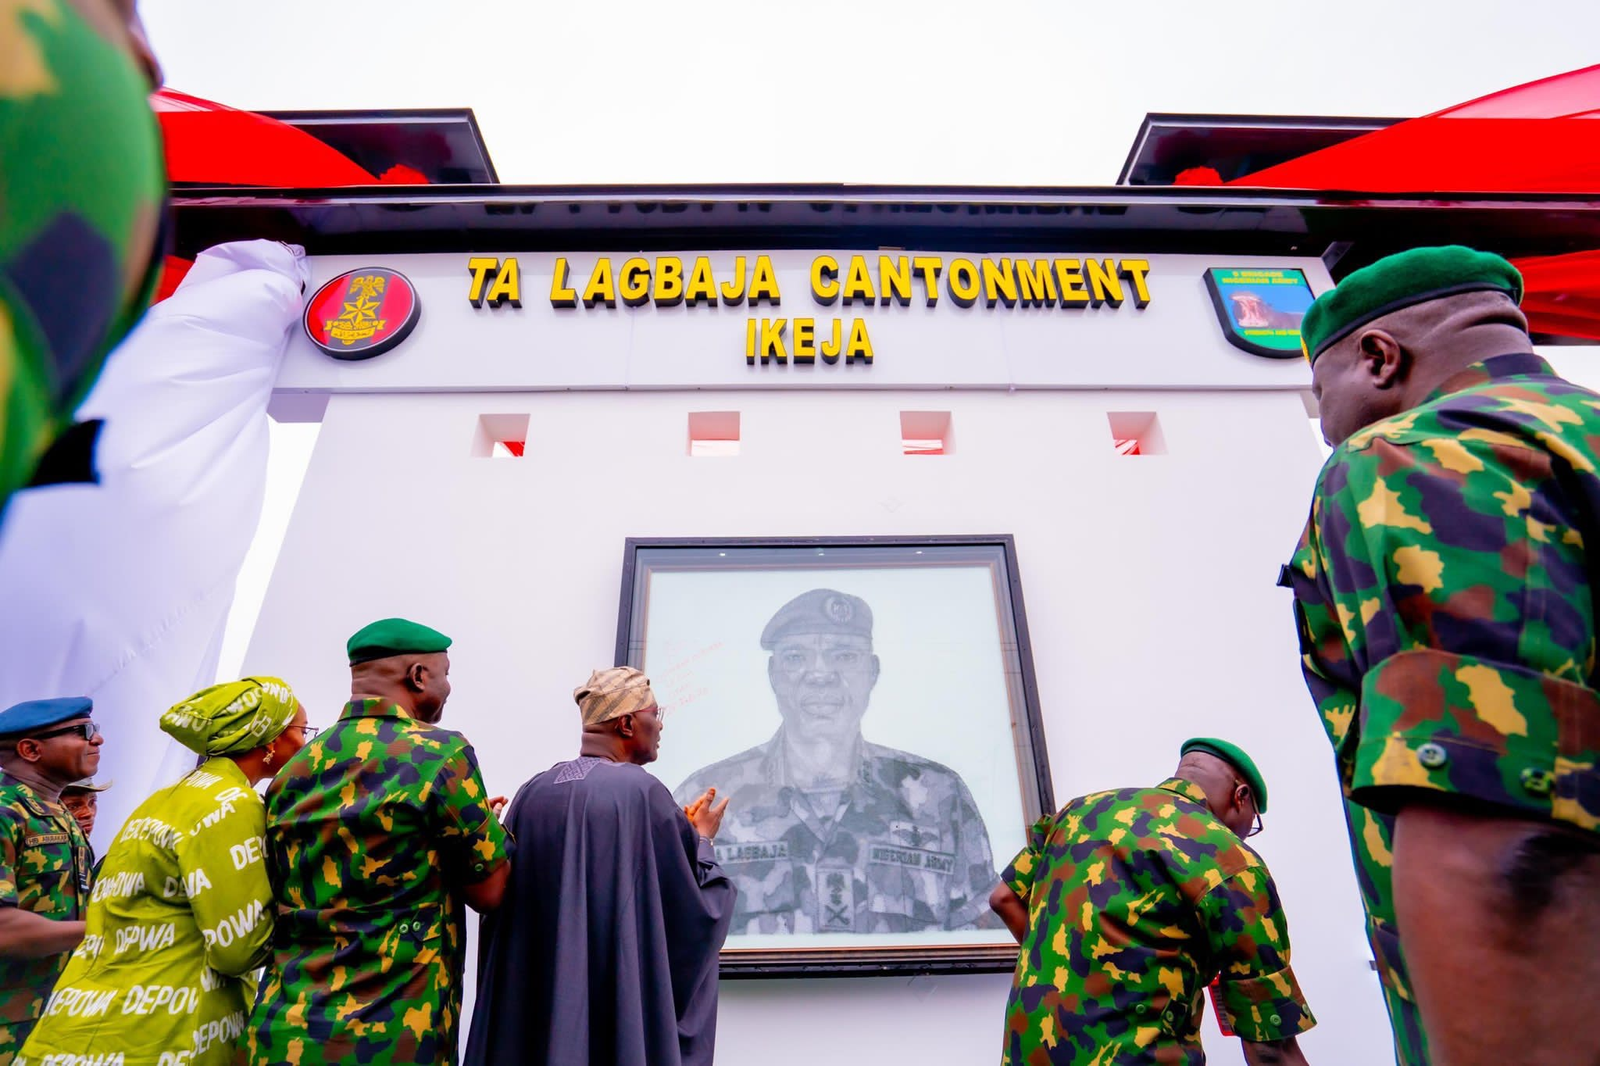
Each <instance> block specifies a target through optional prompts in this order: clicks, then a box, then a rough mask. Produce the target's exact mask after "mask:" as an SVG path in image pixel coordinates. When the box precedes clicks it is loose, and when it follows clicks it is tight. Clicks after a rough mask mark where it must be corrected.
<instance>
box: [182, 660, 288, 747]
mask: <svg viewBox="0 0 1600 1066" xmlns="http://www.w3.org/2000/svg"><path fill="white" fill-rule="evenodd" d="M299 706H300V703H299V701H298V700H296V699H295V697H294V692H293V691H292V690H291V689H290V688H289V686H288V684H287V683H286V682H284V681H283V680H281V679H279V678H276V677H247V678H245V679H243V680H242V681H230V682H228V683H227V684H225V685H212V686H211V687H210V688H203V689H201V690H200V691H199V692H196V693H195V694H194V695H193V696H190V697H189V698H188V699H186V700H184V701H183V702H182V703H179V704H177V705H176V706H174V707H172V708H171V709H170V710H168V711H167V713H165V714H163V715H162V716H161V731H162V732H164V733H166V734H167V735H168V736H171V737H172V738H173V739H175V740H176V741H177V742H178V743H179V744H182V745H183V746H184V747H186V748H188V749H189V750H190V751H193V752H197V753H199V754H201V755H234V754H238V753H240V752H245V751H249V750H250V749H251V748H259V747H261V746H262V745H263V744H270V743H272V742H273V741H274V740H276V739H277V738H278V735H279V734H280V733H282V732H283V731H284V730H285V729H287V728H289V722H290V720H291V719H293V718H294V715H295V710H296V708H298V707H299Z"/></svg>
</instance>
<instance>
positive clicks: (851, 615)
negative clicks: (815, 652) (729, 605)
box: [761, 589, 872, 651]
mask: <svg viewBox="0 0 1600 1066" xmlns="http://www.w3.org/2000/svg"><path fill="white" fill-rule="evenodd" d="M810 633H849V634H853V635H855V636H858V637H866V638H867V639H868V640H871V639H872V608H871V607H868V606H867V601H866V600H864V599H862V598H861V597H860V596H852V595H850V594H849V593H846V592H836V591H834V590H833V589H812V590H811V591H810V592H802V593H801V594H800V595H798V596H796V597H795V598H794V599H792V600H790V601H789V602H788V603H786V604H784V605H783V606H782V607H779V608H778V613H777V614H775V615H773V616H772V621H770V622H768V623H767V627H766V628H765V629H763V630H762V631H761V646H762V647H763V648H765V649H766V650H767V651H771V650H772V649H773V648H774V647H776V646H777V644H778V641H780V640H783V639H784V638H785V637H792V636H797V635H799V634H810Z"/></svg>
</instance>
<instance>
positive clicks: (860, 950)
mask: <svg viewBox="0 0 1600 1066" xmlns="http://www.w3.org/2000/svg"><path fill="white" fill-rule="evenodd" d="M924 553H928V554H924ZM952 565H959V566H974V565H983V566H987V567H988V568H989V569H990V573H991V575H992V576H991V582H992V586H993V590H994V601H995V606H996V625H997V628H996V632H997V634H998V637H999V644H1000V655H1001V657H1002V660H1003V662H1004V663H1005V666H1006V690H1007V703H1008V706H1009V711H1010V718H1011V729H1012V738H1013V749H1014V752H1015V757H1016V764H1017V766H1016V769H1017V787H1018V789H1019V797H1018V798H1019V799H1020V806H1021V809H1022V812H1023V822H1024V824H1023V825H1022V826H1020V827H1017V828H1020V829H1021V830H1022V831H1023V832H1025V831H1026V829H1027V826H1028V825H1029V824H1031V823H1032V821H1033V820H1035V819H1037V818H1038V817H1040V816H1041V815H1043V814H1046V813H1049V812H1052V811H1054V810H1055V797H1054V791H1053V788H1052V783H1051V777H1050V760H1049V755H1048V751H1047V748H1046V744H1045V735H1044V724H1043V720H1042V717H1041V714H1040V708H1039V696H1038V683H1037V676H1036V673H1035V667H1034V662H1033V648H1032V643H1031V640H1030V638H1029V635H1028V624H1027V614H1026V610H1025V608H1024V603H1023V590H1022V580H1021V576H1020V573H1019V569H1018V566H1017V555H1016V545H1015V542H1014V541H1013V538H1012V537H1011V536H1010V535H1009V534H992V535H978V536H972V535H960V536H893V537H882V536H861V537H675V538H628V539H627V541H626V542H625V545H624V550H623V564H622V582H621V592H620V596H619V608H618V616H617V640H616V659H615V661H616V663H617V664H618V665H632V666H637V667H641V668H642V667H643V666H644V664H645V661H646V660H645V651H646V647H647V643H648V639H649V637H648V634H647V632H646V627H647V624H648V619H649V606H650V605H649V588H650V578H651V576H652V575H653V574H655V573H657V572H662V571H685V570H688V571H707V572H710V571H729V570H739V569H744V570H750V569H758V570H785V571H787V570H795V571H804V570H806V569H818V570H820V569H829V570H837V569H839V568H840V567H852V566H859V567H864V568H882V567H919V566H926V567H937V566H952ZM1008 637H1009V638H1010V639H1009V642H1008V640H1007V638H1008ZM756 654H758V655H762V654H765V653H763V652H759V651H758V652H756ZM1013 678H1014V679H1015V680H1014V681H1013ZM669 736H670V724H669ZM991 832H992V830H991ZM1010 857H1011V856H1010V854H1004V855H998V854H997V855H994V856H993V859H994V862H995V865H996V868H997V870H998V869H1003V868H1004V866H1005V864H1006V862H1007V861H1009V859H1010ZM869 938H870V934H863V939H864V940H866V939H869ZM1016 959H1017V947H1016V944H1015V943H1014V942H1012V941H1011V940H1010V938H1009V935H1007V936H1006V937H1005V938H1004V939H1003V940H1001V939H999V938H998V937H997V936H996V935H995V934H993V933H992V932H988V931H986V932H985V933H975V934H974V942H972V943H957V944H952V943H937V944H933V943H930V944H927V945H921V944H906V943H903V942H900V943H892V944H886V943H876V944H874V943H864V944H863V945H861V946H839V945H837V944H836V943H835V944H830V945H829V946H821V947H806V946H803V945H802V946H794V945H785V946H778V947H734V948H724V950H723V952H722V959H721V973H722V975H723V976H725V977H733V978H763V977H795V976H812V977H815V976H872V975H892V974H948V973H1004V972H1010V971H1011V970H1012V969H1013V968H1014V967H1015V965H1016Z"/></svg>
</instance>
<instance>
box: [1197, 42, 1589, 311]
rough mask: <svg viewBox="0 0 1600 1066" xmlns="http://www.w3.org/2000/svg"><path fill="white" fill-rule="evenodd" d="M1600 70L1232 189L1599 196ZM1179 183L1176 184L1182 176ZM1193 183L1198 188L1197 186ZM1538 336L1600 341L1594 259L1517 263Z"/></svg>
mask: <svg viewBox="0 0 1600 1066" xmlns="http://www.w3.org/2000/svg"><path fill="white" fill-rule="evenodd" d="M1596 119H1600V66H1593V67H1585V68H1584V69H1582V70H1575V71H1572V72H1570V73H1567V74H1558V75H1556V76H1555V77H1552V78H1544V79H1541V80H1540V81H1534V82H1529V83H1528V84H1526V85H1519V86H1516V87H1515V88H1511V89H1504V90H1502V91H1500V92H1497V93H1491V94H1490V95H1488V96H1484V97H1480V98H1478V99H1476V100H1470V101H1468V102H1467V103H1464V104H1457V105H1456V106H1455V107H1447V108H1445V109H1444V110H1443V111H1438V112H1435V113H1434V114H1432V115H1426V116H1424V117H1422V118H1414V119H1411V120H1410V121H1407V122H1400V123H1397V124H1395V125H1393V126H1390V127H1388V128H1386V129H1381V130H1376V131H1374V132H1372V133H1368V134H1364V135H1362V136H1360V137H1353V138H1351V139H1350V140H1348V141H1344V142H1342V143H1340V144H1336V145H1332V146H1331V147H1328V148H1323V149H1321V150H1319V151H1316V152H1311V153H1309V154H1307V155H1303V156H1301V157H1300V158H1298V159H1291V160H1289V161H1288V162H1285V163H1280V164H1278V165H1277V166H1272V167H1268V168H1266V169H1265V170H1259V171H1257V172H1256V173H1254V174H1247V175H1245V176H1244V177H1242V178H1237V179H1235V180H1234V181H1231V182H1229V183H1228V184H1229V185H1248V186H1257V187H1265V188H1274V189H1339V190H1348V191H1351V192H1414V193H1445V194H1449V193H1483V192H1509V193H1573V194H1576V195H1579V196H1591V195H1594V194H1597V193H1600V122H1597V121H1595V120H1596ZM1180 178H1181V175H1180ZM1191 180H1197V181H1198V182H1199V183H1204V180H1203V176H1201V175H1196V176H1194V177H1192V178H1191ZM1516 266H1517V269H1518V270H1521V271H1522V276H1523V281H1524V283H1525V288H1526V291H1525V294H1524V296H1523V302H1522V309H1523V311H1525V312H1526V313H1527V315H1528V321H1529V324H1530V326H1531V327H1532V328H1533V330H1534V331H1535V332H1539V333H1557V334H1564V335H1567V336H1576V337H1590V338H1595V339H1600V251H1592V252H1588V251H1586V252H1576V253H1573V254H1571V255H1556V256H1540V257H1535V258H1530V259H1519V260H1516Z"/></svg>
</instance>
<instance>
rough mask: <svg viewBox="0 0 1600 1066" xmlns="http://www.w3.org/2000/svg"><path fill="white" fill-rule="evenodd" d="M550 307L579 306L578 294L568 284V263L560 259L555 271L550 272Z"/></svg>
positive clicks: (557, 261) (557, 260)
mask: <svg viewBox="0 0 1600 1066" xmlns="http://www.w3.org/2000/svg"><path fill="white" fill-rule="evenodd" d="M550 306H551V307H577V306H578V294H577V292H575V291H574V290H573V288H572V286H570V285H568V284H567V261H566V260H565V259H562V258H559V257H558V258H557V259H556V266H555V269H554V270H552V271H551V272H550Z"/></svg>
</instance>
